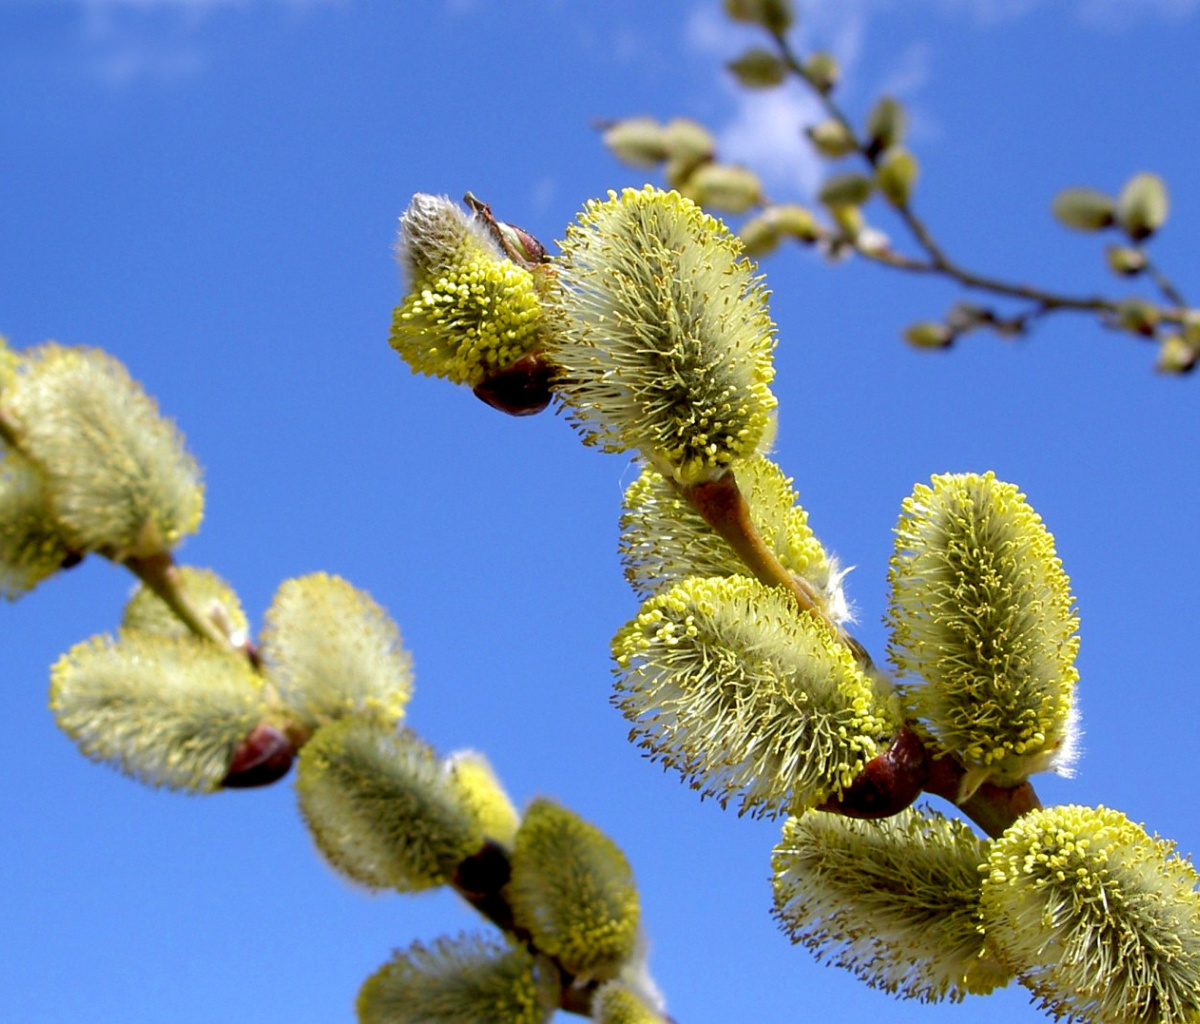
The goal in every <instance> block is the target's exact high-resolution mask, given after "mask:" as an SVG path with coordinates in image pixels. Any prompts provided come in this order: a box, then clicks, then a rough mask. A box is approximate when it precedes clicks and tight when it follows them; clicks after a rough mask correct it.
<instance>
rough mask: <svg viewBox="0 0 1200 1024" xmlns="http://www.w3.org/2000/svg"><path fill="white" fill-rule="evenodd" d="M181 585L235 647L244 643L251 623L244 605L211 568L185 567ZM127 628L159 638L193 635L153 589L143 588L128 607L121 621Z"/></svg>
mask: <svg viewBox="0 0 1200 1024" xmlns="http://www.w3.org/2000/svg"><path fill="white" fill-rule="evenodd" d="M178 579H179V586H180V587H181V589H182V590H183V591H184V592H185V593H186V594H187V596H188V598H189V599H190V600H191V601H192V603H193V604H194V605H195V606H196V607H197V608H198V609H199V610H200V612H201V614H203V615H205V616H206V617H207V618H208V619H209V620H211V621H213V622H215V623H217V624H218V626H219V627H220V629H221V632H223V633H224V634H225V635H226V636H228V637H229V638H230V642H231V643H232V644H233V645H234V646H235V647H237V646H240V645H241V644H243V643H245V641H246V638H247V636H248V634H249V628H250V627H249V623H247V621H246V613H245V612H244V611H243V610H242V602H241V601H240V600H239V598H238V596H237V594H236V593H235V592H234V589H233V588H232V587H231V586H230V585H229V584H228V583H226V582H225V581H224V580H223V579H221V577H220V576H218V575H217V574H216V573H215V572H213V571H212V570H211V569H200V568H196V567H195V566H190V565H182V566H179V569H178ZM121 626H122V627H123V628H124V629H139V630H142V631H143V632H145V633H156V634H158V635H159V636H176V637H185V636H190V635H191V631H190V630H189V629H188V627H187V626H186V625H185V624H184V623H183V622H181V621H180V619H179V617H178V616H177V615H176V614H175V613H174V612H173V611H171V609H170V608H168V607H167V604H166V602H165V601H163V599H162V598H161V597H159V596H158V595H157V594H156V593H154V591H153V590H151V589H150V588H149V587H147V586H145V584H142V585H140V586H139V587H138V588H137V590H136V591H134V594H133V597H131V598H130V599H129V602H128V604H126V605H125V613H124V615H123V616H122V618H121Z"/></svg>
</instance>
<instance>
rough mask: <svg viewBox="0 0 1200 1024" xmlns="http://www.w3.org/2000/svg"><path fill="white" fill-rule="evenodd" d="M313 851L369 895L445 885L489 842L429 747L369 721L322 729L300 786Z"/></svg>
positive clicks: (306, 756) (306, 754)
mask: <svg viewBox="0 0 1200 1024" xmlns="http://www.w3.org/2000/svg"><path fill="white" fill-rule="evenodd" d="M296 792H297V794H298V795H299V797H300V810H301V812H302V813H303V815H304V820H305V822H306V823H307V825H308V827H309V830H310V831H311V832H312V835H313V839H314V840H315V841H316V844H317V847H318V849H320V851H321V853H322V854H324V855H325V858H326V859H327V860H328V861H329V863H330V864H331V865H332V866H333V867H335V868H336V869H337V870H338V871H341V872H342V873H343V874H344V875H346V876H348V877H349V878H352V879H353V880H354V881H356V882H359V883H360V884H362V885H365V886H367V887H368V888H371V889H397V890H399V891H400V892H420V891H421V890H422V889H430V888H433V887H435V886H439V885H445V884H446V883H448V882H449V881H450V880H451V878H453V876H454V872H455V869H456V868H457V867H458V865H459V863H461V862H462V861H463V860H465V859H466V858H467V857H470V856H472V855H473V854H475V853H478V852H479V850H480V849H481V848H482V847H483V845H484V842H485V838H486V837H485V836H484V834H483V829H482V827H481V824H480V822H479V819H478V818H476V816H475V813H474V811H473V808H472V807H471V806H470V804H469V803H468V801H467V800H466V799H465V798H464V795H463V793H462V791H461V790H460V789H459V787H458V786H457V785H456V784H455V782H454V780H453V779H452V778H451V776H450V773H449V772H448V770H447V769H446V767H445V766H444V765H443V764H442V763H441V762H439V761H438V760H437V759H436V758H435V757H434V755H433V751H432V750H431V749H430V748H429V746H428V744H426V743H424V742H423V741H422V740H421V739H419V738H418V737H417V736H415V735H414V734H412V733H411V732H408V731H405V730H397V729H396V728H395V727H394V726H390V725H387V724H385V723H383V722H380V721H378V720H376V719H372V718H360V717H357V716H353V717H349V718H343V719H340V720H338V721H336V722H330V723H329V724H327V725H323V726H321V727H320V728H319V729H317V731H316V732H315V733H314V734H313V736H312V739H310V740H309V741H308V743H307V744H305V747H304V750H303V752H302V754H301V757H300V773H299V777H298V778H297V780H296Z"/></svg>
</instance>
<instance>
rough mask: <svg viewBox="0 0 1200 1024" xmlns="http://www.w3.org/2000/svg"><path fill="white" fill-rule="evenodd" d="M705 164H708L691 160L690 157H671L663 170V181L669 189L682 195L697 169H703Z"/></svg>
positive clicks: (705, 161)
mask: <svg viewBox="0 0 1200 1024" xmlns="http://www.w3.org/2000/svg"><path fill="white" fill-rule="evenodd" d="M706 163H708V161H707V160H693V159H692V158H691V157H676V156H673V157H671V159H670V160H668V161H667V165H666V166H665V167H664V168H663V180H664V181H666V183H667V185H668V186H669V187H670V188H673V189H675V190H676V191H677V192H680V193H682V192H684V191H686V189H687V187H688V181H689V179H690V178H691V176H692V175H693V174H694V173H695V172H696V170H697V168H699V167H703V166H704V164H706Z"/></svg>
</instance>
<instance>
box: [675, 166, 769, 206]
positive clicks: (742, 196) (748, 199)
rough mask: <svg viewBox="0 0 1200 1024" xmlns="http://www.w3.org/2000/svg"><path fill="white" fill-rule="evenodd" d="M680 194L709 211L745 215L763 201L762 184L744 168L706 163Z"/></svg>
mask: <svg viewBox="0 0 1200 1024" xmlns="http://www.w3.org/2000/svg"><path fill="white" fill-rule="evenodd" d="M681 191H683V193H684V194H685V195H686V196H687V198H688V199H690V200H692V202H694V203H696V204H697V205H698V206H703V207H705V208H706V209H712V210H723V211H725V212H727V213H745V212H746V211H747V210H749V209H750V208H751V207H752V206H754V205H755V203H757V202H759V201H760V200H761V199H762V182H761V181H759V178H758V175H757V174H755V173H754V172H753V171H751V170H748V169H747V168H745V167H735V166H734V165H732V164H718V163H706V164H701V165H700V166H699V167H697V168H696V169H695V170H694V171H693V172H692V173H691V174H690V175H689V176H688V179H687V185H686V186H685V187H684V188H683V189H682V190H681Z"/></svg>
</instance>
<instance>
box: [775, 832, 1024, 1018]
mask: <svg viewBox="0 0 1200 1024" xmlns="http://www.w3.org/2000/svg"><path fill="white" fill-rule="evenodd" d="M985 857H986V853H985V846H984V843H983V842H982V841H981V840H980V839H978V838H977V837H976V836H975V834H974V833H973V832H972V831H971V829H970V828H968V827H967V825H965V824H964V823H963V822H961V821H953V820H948V819H946V818H944V817H942V815H940V814H937V813H934V812H933V811H928V810H923V809H909V810H905V811H901V812H900V813H899V814H897V815H896V816H895V817H891V818H885V819H883V820H881V821H856V820H854V819H851V818H843V817H840V816H839V815H835V814H821V813H808V814H804V815H802V816H801V817H798V818H789V819H788V820H787V822H786V823H785V824H784V827H783V838H782V840H781V841H780V843H779V845H778V846H776V847H775V853H774V856H773V857H772V861H771V864H772V868H773V870H774V873H775V878H774V888H775V910H774V913H775V917H776V918H777V919H778V920H779V922H780V924H781V925H782V927H783V929H784V931H786V932H787V933H788V935H789V936H790V937H791V939H792V941H793V942H797V943H803V944H804V945H805V946H806V947H807V948H808V949H810V950H811V951H812V952H813V953H814V954H815V955H816V956H817V958H818V959H820V960H822V961H825V962H828V963H832V964H835V965H836V966H838V967H842V968H845V969H846V970H850V971H853V972H854V973H855V974H856V975H857V976H858V977H859V978H861V979H862V980H863V981H865V982H866V983H867V984H869V985H871V986H873V987H875V988H879V989H883V990H884V991H885V992H891V993H895V994H898V995H900V996H903V997H904V998H906V999H920V1000H921V1001H923V1002H933V1001H938V1000H942V999H951V1000H953V1001H955V1002H957V1001H959V1000H961V999H962V998H963V997H964V996H965V995H968V994H974V995H982V994H985V993H987V992H990V991H992V990H993V989H995V988H998V987H1000V986H1001V985H1004V984H1005V983H1007V982H1008V980H1009V978H1010V976H1011V975H1010V972H1008V971H1007V970H1005V969H1004V968H1003V967H1002V966H1001V965H1000V964H999V962H998V961H997V960H996V958H995V957H994V956H993V955H992V954H991V953H990V952H989V950H988V948H987V945H986V940H985V938H984V935H983V934H982V932H981V931H980V928H979V916H980V911H979V899H980V891H981V879H980V873H979V868H980V864H982V863H983V861H984V859H985Z"/></svg>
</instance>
